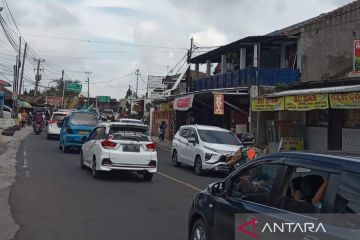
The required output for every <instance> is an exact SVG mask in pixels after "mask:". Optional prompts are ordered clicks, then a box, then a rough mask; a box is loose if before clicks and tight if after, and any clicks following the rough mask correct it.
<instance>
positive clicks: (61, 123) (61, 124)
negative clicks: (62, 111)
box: [56, 121, 64, 128]
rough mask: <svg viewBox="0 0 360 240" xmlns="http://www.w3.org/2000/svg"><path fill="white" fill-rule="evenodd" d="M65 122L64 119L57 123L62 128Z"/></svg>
mask: <svg viewBox="0 0 360 240" xmlns="http://www.w3.org/2000/svg"><path fill="white" fill-rule="evenodd" d="M63 124H64V122H63V121H58V122H57V123H56V125H57V126H58V127H59V128H62V126H63Z"/></svg>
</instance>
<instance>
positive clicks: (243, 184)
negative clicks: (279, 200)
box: [231, 163, 282, 204]
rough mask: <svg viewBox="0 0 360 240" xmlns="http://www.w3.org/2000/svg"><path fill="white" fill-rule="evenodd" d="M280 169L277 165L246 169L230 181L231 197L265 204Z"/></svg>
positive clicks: (268, 164)
mask: <svg viewBox="0 0 360 240" xmlns="http://www.w3.org/2000/svg"><path fill="white" fill-rule="evenodd" d="M281 167H282V166H281V165H279V164H270V163H267V164H262V165H258V166H255V167H251V168H250V169H246V170H245V171H243V172H241V173H240V174H239V175H237V176H236V177H234V178H233V179H232V186H231V188H232V190H231V196H232V197H235V198H241V199H244V200H247V201H251V202H256V203H260V204H266V203H267V202H268V200H269V197H270V195H271V190H272V187H273V184H274V181H275V177H276V175H277V173H278V171H279V169H280V168H281Z"/></svg>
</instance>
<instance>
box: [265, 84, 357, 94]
mask: <svg viewBox="0 0 360 240" xmlns="http://www.w3.org/2000/svg"><path fill="white" fill-rule="evenodd" d="M346 92H360V85H351V86H340V87H324V88H311V89H298V90H288V91H283V92H276V93H271V94H265V95H264V97H284V96H297V95H306V94H318V93H346Z"/></svg>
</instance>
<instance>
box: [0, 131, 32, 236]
mask: <svg viewBox="0 0 360 240" xmlns="http://www.w3.org/2000/svg"><path fill="white" fill-rule="evenodd" d="M31 132H32V129H31V128H25V129H21V130H20V131H16V132H15V135H14V136H12V137H7V136H2V135H1V136H0V143H1V149H0V226H1V231H0V239H4V240H5V239H9V240H10V239H13V238H14V236H15V234H16V232H17V231H18V229H19V226H18V225H17V224H16V223H15V221H14V219H13V216H12V213H11V207H10V204H9V194H10V190H11V186H12V184H13V183H14V182H15V177H16V155H17V152H18V150H19V147H20V145H21V142H22V141H23V140H24V139H25V138H26V137H27V136H28V135H29V134H30V133H31Z"/></svg>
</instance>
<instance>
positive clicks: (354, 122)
mask: <svg viewBox="0 0 360 240" xmlns="http://www.w3.org/2000/svg"><path fill="white" fill-rule="evenodd" d="M344 127H345V128H360V109H351V110H345V126H344Z"/></svg>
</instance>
